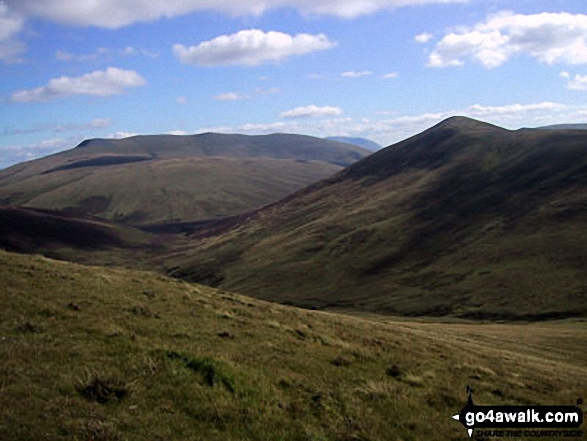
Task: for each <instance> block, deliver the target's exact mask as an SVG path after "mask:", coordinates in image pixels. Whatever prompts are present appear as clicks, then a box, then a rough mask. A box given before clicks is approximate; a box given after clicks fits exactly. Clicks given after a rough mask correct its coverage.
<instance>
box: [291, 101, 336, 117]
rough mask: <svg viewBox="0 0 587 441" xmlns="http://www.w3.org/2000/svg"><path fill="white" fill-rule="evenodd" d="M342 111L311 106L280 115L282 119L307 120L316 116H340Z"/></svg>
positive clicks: (327, 107) (329, 107)
mask: <svg viewBox="0 0 587 441" xmlns="http://www.w3.org/2000/svg"><path fill="white" fill-rule="evenodd" d="M342 114H343V110H342V109H341V108H339V107H332V106H322V107H319V106H316V105H314V104H311V105H309V106H304V107H296V108H294V109H291V110H287V111H285V112H282V113H281V117H282V118H307V117H318V116H333V115H342Z"/></svg>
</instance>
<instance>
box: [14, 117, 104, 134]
mask: <svg viewBox="0 0 587 441" xmlns="http://www.w3.org/2000/svg"><path fill="white" fill-rule="evenodd" d="M111 125H112V120H111V119H110V118H95V119H94V120H92V121H90V122H84V123H66V124H38V125H35V126H33V127H29V128H26V129H12V130H6V131H5V133H6V134H9V135H28V134H31V133H41V132H53V133H61V132H76V131H89V130H96V129H104V128H107V127H110V126H111Z"/></svg>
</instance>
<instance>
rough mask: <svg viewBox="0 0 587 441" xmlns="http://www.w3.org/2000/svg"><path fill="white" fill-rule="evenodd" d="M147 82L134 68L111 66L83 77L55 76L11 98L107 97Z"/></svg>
mask: <svg viewBox="0 0 587 441" xmlns="http://www.w3.org/2000/svg"><path fill="white" fill-rule="evenodd" d="M146 83H147V82H146V81H145V79H144V78H143V77H142V76H140V75H139V74H138V73H136V72H135V71H133V70H123V69H118V68H116V67H109V68H107V69H106V70H104V71H95V72H92V73H89V74H85V75H82V76H81V77H65V76H64V77H59V78H54V79H52V80H49V82H48V83H47V85H46V86H42V87H38V88H36V89H30V90H19V91H17V92H14V93H13V94H12V97H11V99H12V101H15V102H47V101H51V100H54V99H58V98H64V97H68V96H72V95H88V96H98V97H106V96H112V95H118V94H121V93H123V92H124V90H125V89H127V88H130V87H138V86H144V85H145V84H146Z"/></svg>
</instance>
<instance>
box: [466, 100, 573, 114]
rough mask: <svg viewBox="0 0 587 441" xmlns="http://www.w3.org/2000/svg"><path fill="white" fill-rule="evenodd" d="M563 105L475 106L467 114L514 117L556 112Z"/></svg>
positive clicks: (467, 110)
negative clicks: (518, 114)
mask: <svg viewBox="0 0 587 441" xmlns="http://www.w3.org/2000/svg"><path fill="white" fill-rule="evenodd" d="M564 107H565V106H564V105H562V104H557V103H551V102H544V103H536V104H510V105H507V106H481V105H479V104H474V105H472V106H469V107H468V108H467V109H466V110H465V113H466V114H467V115H470V116H489V115H512V114H516V113H522V112H533V111H536V110H556V109H562V108H564Z"/></svg>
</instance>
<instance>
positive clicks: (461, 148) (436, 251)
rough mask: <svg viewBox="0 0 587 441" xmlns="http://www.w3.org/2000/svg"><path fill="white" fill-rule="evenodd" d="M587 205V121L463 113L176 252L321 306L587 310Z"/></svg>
mask: <svg viewBox="0 0 587 441" xmlns="http://www.w3.org/2000/svg"><path fill="white" fill-rule="evenodd" d="M586 208H587V134H586V132H584V131H542V130H520V131H517V132H511V131H507V130H504V129H501V128H499V127H495V126H491V125H489V124H485V123H481V122H478V121H474V120H470V119H467V118H451V119H449V120H447V121H445V122H443V123H441V124H439V125H437V126H435V127H433V128H432V129H430V130H427V131H425V132H423V133H422V134H420V135H417V136H414V137H412V138H410V139H408V140H406V141H403V142H401V143H399V144H396V145H394V146H391V147H388V148H386V149H383V150H381V151H379V152H376V153H374V154H373V155H371V156H369V157H367V158H366V159H364V160H362V161H360V162H358V163H356V164H354V165H352V166H350V167H348V168H346V169H345V170H343V171H342V172H340V173H339V174H337V175H336V176H334V177H332V178H330V179H327V180H326V181H322V182H320V183H318V184H315V185H313V186H311V187H309V188H307V189H305V190H303V191H300V192H298V193H297V194H295V195H293V196H291V197H288V198H286V199H285V200H283V201H281V202H279V203H276V204H273V205H272V206H270V207H268V208H266V209H264V210H261V211H260V212H259V213H257V214H256V215H254V216H251V217H249V218H248V219H247V220H246V221H245V222H243V223H240V224H239V225H237V226H235V227H233V228H232V229H219V230H218V231H216V232H215V233H212V232H208V233H207V234H206V237H204V238H198V239H195V240H194V244H193V248H192V249H191V250H188V251H186V250H185V249H183V250H181V252H178V253H176V254H175V255H171V256H169V257H168V258H166V259H165V260H162V261H163V262H164V264H165V265H167V268H168V271H169V272H170V273H171V274H173V275H175V276H177V277H182V278H185V279H187V280H191V281H199V282H203V283H207V284H211V285H213V286H220V287H222V288H224V289H230V290H234V291H237V292H241V293H245V294H249V295H253V296H259V297H260V298H263V299H268V300H273V301H279V302H284V303H293V304H295V305H299V306H305V307H312V308H347V309H362V310H372V311H378V312H387V313H393V314H404V315H435V316H443V315H455V316H461V317H469V318H491V319H524V320H536V319H547V318H556V317H569V316H584V315H585V314H587V273H585V271H584V269H585V266H586V264H587V261H586V260H585V255H586V254H585V243H587V227H586V225H587V209H586ZM194 237H196V236H194Z"/></svg>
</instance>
